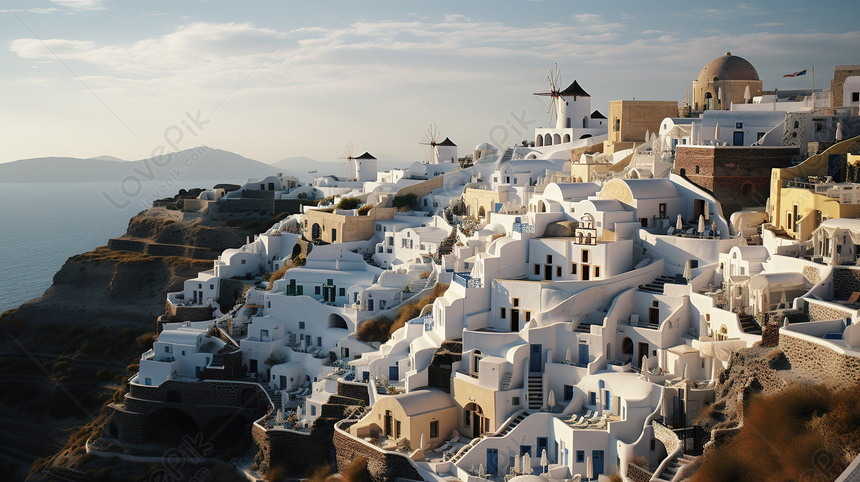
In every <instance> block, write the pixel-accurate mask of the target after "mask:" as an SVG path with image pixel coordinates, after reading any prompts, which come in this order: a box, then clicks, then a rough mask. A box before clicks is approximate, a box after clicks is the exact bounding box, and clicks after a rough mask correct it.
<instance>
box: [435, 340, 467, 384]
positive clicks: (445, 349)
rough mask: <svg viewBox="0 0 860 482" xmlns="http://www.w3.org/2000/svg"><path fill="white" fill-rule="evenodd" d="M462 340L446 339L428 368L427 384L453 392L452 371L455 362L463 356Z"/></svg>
mask: <svg viewBox="0 0 860 482" xmlns="http://www.w3.org/2000/svg"><path fill="white" fill-rule="evenodd" d="M462 351H463V342H462V341H445V342H443V343H442V346H440V347H439V349H438V350H436V352H435V353H434V354H433V358H432V359H431V360H430V366H429V367H428V368H427V385H428V386H431V387H435V388H438V389H439V390H442V391H443V392H446V393H451V371H452V367H453V364H454V363H455V362H458V361H460V359H461V358H462V357H463V354H462Z"/></svg>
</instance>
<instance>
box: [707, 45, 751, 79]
mask: <svg viewBox="0 0 860 482" xmlns="http://www.w3.org/2000/svg"><path fill="white" fill-rule="evenodd" d="M715 78H716V80H759V78H758V72H756V70H755V67H753V65H752V64H751V63H749V62H747V60H746V59H744V58H742V57H737V56H735V55H732V53H731V52H726V55H723V56H722V57H717V58H715V59H714V60H712V61H710V62H708V64H707V65H705V67H704V68H702V71H701V72H699V78H698V81H699V82H710V81H713V80H714V79H715Z"/></svg>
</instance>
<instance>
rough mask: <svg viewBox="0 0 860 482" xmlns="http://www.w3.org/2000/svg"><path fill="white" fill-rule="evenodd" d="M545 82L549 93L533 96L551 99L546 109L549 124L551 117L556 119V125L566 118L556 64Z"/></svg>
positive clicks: (559, 75)
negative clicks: (547, 82)
mask: <svg viewBox="0 0 860 482" xmlns="http://www.w3.org/2000/svg"><path fill="white" fill-rule="evenodd" d="M547 80H548V81H549V92H535V93H534V95H541V96H546V97H551V99H550V103H549V107H548V108H547V113H548V114H549V116H550V123H552V120H553V117H555V118H556V123H563V122H564V119H565V117H566V116H565V114H566V112H565V111H566V109H565V107H566V104H567V103H566V102H565V100H564V97H562V94H561V73H560V72H559V71H558V64H553V66H552V69H550V71H549V75H548V76H547ZM562 127H564V126H562Z"/></svg>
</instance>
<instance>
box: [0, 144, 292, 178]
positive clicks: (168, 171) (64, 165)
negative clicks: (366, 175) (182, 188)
mask: <svg viewBox="0 0 860 482" xmlns="http://www.w3.org/2000/svg"><path fill="white" fill-rule="evenodd" d="M104 157H106V156H100V157H99V158H93V159H78V158H74V157H41V158H36V159H22V160H20V161H13V162H7V163H3V164H0V183H21V182H89V181H97V182H98V181H122V180H126V179H129V178H130V179H133V180H135V181H134V182H137V181H141V182H145V181H162V180H166V179H180V178H184V179H193V180H209V179H217V180H222V181H225V182H227V181H231V182H241V181H245V180H247V179H249V178H262V177H265V176H269V175H272V174H276V173H277V172H278V169H277V168H276V167H274V166H271V165H269V164H264V163H262V162H259V161H255V160H253V159H248V158H247V157H242V156H240V155H238V154H234V153H232V152H228V151H222V150H220V149H212V148H209V147H205V146H201V147H196V148H193V149H187V150H184V151H180V152H174V153H170V154H165V155H163V156H159V157H153V158H150V159H141V160H139V161H131V162H129V161H122V160H112V159H104ZM114 159H115V158H114Z"/></svg>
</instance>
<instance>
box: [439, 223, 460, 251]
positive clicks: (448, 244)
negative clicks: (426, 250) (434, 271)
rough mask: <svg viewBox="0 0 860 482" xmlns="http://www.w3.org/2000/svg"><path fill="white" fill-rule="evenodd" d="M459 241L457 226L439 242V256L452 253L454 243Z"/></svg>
mask: <svg viewBox="0 0 860 482" xmlns="http://www.w3.org/2000/svg"><path fill="white" fill-rule="evenodd" d="M456 243H457V227H456V226H454V227H453V228H451V233H450V234H448V236H447V237H446V238H445V239H443V240H442V242H441V243H439V249H438V250H437V251H436V253H437V256H438V257H440V258H441V257H442V256H446V255H449V254H451V251H453V250H454V245H455V244H456Z"/></svg>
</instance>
